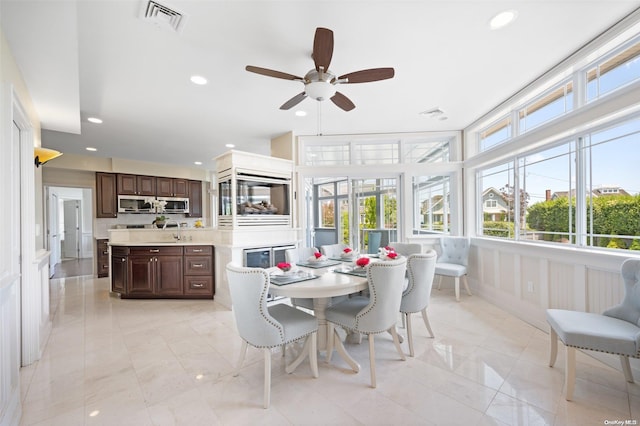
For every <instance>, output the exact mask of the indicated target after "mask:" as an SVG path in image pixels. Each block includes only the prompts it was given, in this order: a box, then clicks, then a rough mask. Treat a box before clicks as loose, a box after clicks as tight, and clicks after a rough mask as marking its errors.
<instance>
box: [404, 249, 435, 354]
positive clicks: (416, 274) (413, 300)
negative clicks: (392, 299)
mask: <svg viewBox="0 0 640 426" xmlns="http://www.w3.org/2000/svg"><path fill="white" fill-rule="evenodd" d="M437 257H438V255H437V253H436V252H435V251H434V250H429V251H428V252H426V253H419V254H410V255H409V258H408V259H407V274H408V275H409V286H408V287H407V289H406V290H405V291H404V293H402V300H401V302H400V312H401V313H402V315H403V319H404V322H405V324H406V325H407V340H408V341H409V356H414V350H413V329H412V326H411V314H413V313H416V312H420V313H422V320H423V321H424V325H425V326H426V327H427V331H428V332H429V336H431V337H434V334H433V330H432V329H431V325H430V324H429V317H428V316H427V307H428V306H429V301H430V300H431V287H432V286H433V277H434V274H435V271H436V259H437Z"/></svg>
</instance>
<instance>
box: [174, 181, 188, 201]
mask: <svg viewBox="0 0 640 426" xmlns="http://www.w3.org/2000/svg"><path fill="white" fill-rule="evenodd" d="M173 196H174V197H182V198H187V197H188V196H189V181H188V180H186V179H173Z"/></svg>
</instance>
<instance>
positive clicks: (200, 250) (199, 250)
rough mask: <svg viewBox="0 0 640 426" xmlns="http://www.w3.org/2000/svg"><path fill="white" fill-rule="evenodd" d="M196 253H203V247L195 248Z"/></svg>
mask: <svg viewBox="0 0 640 426" xmlns="http://www.w3.org/2000/svg"><path fill="white" fill-rule="evenodd" d="M193 252H194V253H202V249H193Z"/></svg>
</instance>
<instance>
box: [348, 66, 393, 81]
mask: <svg viewBox="0 0 640 426" xmlns="http://www.w3.org/2000/svg"><path fill="white" fill-rule="evenodd" d="M394 74H395V71H394V69H393V68H372V69H369V70H362V71H355V72H351V73H349V74H345V75H342V76H340V77H338V80H342V79H346V80H347V81H345V83H347V84H348V83H368V82H370V81H378V80H386V79H388V78H393V76H394Z"/></svg>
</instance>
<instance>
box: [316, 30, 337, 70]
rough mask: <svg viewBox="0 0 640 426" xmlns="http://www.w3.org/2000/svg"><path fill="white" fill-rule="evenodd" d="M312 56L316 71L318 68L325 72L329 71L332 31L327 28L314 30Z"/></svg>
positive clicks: (331, 52)
mask: <svg viewBox="0 0 640 426" xmlns="http://www.w3.org/2000/svg"><path fill="white" fill-rule="evenodd" d="M312 56H313V62H314V63H315V64H316V71H320V67H322V68H323V69H324V70H325V71H327V70H328V69H329V64H330V63H331V57H332V56H333V31H331V30H329V29H327V28H316V35H315V37H314V39H313V54H312Z"/></svg>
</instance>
